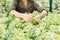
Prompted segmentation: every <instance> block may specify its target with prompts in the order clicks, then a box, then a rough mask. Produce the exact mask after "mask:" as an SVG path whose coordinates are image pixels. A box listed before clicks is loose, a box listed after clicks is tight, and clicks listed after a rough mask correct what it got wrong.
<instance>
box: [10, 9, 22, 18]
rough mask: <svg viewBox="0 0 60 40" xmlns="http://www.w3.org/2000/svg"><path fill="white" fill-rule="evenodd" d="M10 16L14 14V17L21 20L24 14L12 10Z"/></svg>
mask: <svg viewBox="0 0 60 40" xmlns="http://www.w3.org/2000/svg"><path fill="white" fill-rule="evenodd" d="M9 14H13V15H15V16H16V17H20V18H22V15H23V13H20V12H17V11H15V10H11V11H10V12H9Z"/></svg>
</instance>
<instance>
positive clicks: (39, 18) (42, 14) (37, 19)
mask: <svg viewBox="0 0 60 40" xmlns="http://www.w3.org/2000/svg"><path fill="white" fill-rule="evenodd" d="M45 15H47V11H46V10H43V11H42V13H41V14H40V15H37V16H35V17H34V20H35V21H36V22H39V21H40V20H41V18H42V17H44V16H45Z"/></svg>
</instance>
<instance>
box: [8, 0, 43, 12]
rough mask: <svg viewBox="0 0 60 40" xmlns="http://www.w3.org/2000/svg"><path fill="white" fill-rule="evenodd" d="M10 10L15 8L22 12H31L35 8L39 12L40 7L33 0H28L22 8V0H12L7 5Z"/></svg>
mask: <svg viewBox="0 0 60 40" xmlns="http://www.w3.org/2000/svg"><path fill="white" fill-rule="evenodd" d="M11 10H16V11H18V12H21V13H24V12H28V13H31V12H33V10H37V11H39V12H40V11H41V10H42V7H40V6H39V4H38V3H36V1H35V0H28V3H27V7H26V8H24V4H23V1H22V0H13V1H12V3H11V5H10V7H9V11H11Z"/></svg>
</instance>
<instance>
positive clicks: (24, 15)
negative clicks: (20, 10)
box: [22, 14, 32, 21]
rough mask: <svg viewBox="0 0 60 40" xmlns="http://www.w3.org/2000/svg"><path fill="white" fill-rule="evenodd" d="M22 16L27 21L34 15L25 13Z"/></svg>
mask: <svg viewBox="0 0 60 40" xmlns="http://www.w3.org/2000/svg"><path fill="white" fill-rule="evenodd" d="M22 18H23V19H24V20H25V21H31V20H32V17H31V16H30V15H28V14H23V15H22Z"/></svg>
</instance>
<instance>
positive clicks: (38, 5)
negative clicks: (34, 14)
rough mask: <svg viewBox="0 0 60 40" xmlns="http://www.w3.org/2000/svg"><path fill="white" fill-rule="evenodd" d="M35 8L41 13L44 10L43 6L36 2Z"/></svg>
mask: <svg viewBox="0 0 60 40" xmlns="http://www.w3.org/2000/svg"><path fill="white" fill-rule="evenodd" d="M34 7H35V9H37V11H39V12H41V11H42V10H43V8H42V6H41V5H40V4H39V3H38V2H36V1H34Z"/></svg>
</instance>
